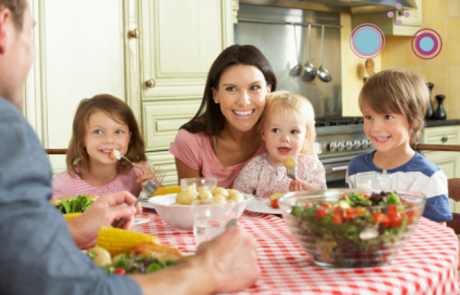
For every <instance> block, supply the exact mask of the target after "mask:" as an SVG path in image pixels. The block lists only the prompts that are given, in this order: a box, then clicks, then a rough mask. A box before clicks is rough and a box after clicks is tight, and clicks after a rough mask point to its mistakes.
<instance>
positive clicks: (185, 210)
mask: <svg viewBox="0 0 460 295" xmlns="http://www.w3.org/2000/svg"><path fill="white" fill-rule="evenodd" d="M196 179H198V180H199V179H200V178H196ZM182 180H183V179H182ZM181 184H182V181H181ZM181 188H182V191H181V192H180V193H178V194H176V193H175V194H167V195H162V196H156V197H153V198H150V199H149V203H150V204H151V205H152V207H153V208H154V209H155V210H156V211H157V213H158V214H159V215H160V217H161V219H162V220H163V221H164V222H166V223H167V224H168V225H170V226H171V227H173V228H174V229H177V230H184V231H192V230H193V214H192V206H190V205H191V204H192V202H193V201H196V200H206V199H210V200H211V201H212V202H213V203H215V204H225V203H227V201H229V202H237V203H238V216H237V217H240V216H241V214H243V211H244V209H245V208H246V205H247V204H248V203H249V201H251V200H252V199H253V198H254V197H253V196H252V195H249V194H244V193H240V192H239V191H237V190H233V189H224V188H222V187H216V186H215V185H214V187H213V185H209V183H207V184H206V185H203V186H200V185H199V183H198V184H197V183H195V185H190V184H188V185H186V186H184V185H181Z"/></svg>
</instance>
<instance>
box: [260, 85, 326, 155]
mask: <svg viewBox="0 0 460 295" xmlns="http://www.w3.org/2000/svg"><path fill="white" fill-rule="evenodd" d="M280 110H281V111H283V112H284V113H285V114H288V115H289V116H292V115H294V116H296V117H297V119H298V120H300V121H301V122H302V124H305V127H306V131H307V132H306V135H305V141H304V143H303V147H302V150H301V151H300V153H302V154H305V155H308V156H311V157H313V158H318V156H317V154H316V150H315V140H316V131H315V111H314V109H313V106H312V105H311V103H310V101H309V100H308V99H306V98H305V97H303V96H301V95H298V94H295V93H291V92H288V91H283V90H281V91H275V92H272V93H270V94H269V95H267V98H266V101H265V109H264V112H263V114H262V117H261V118H260V121H259V130H261V131H262V129H263V126H264V124H265V122H266V121H267V118H268V117H269V116H270V115H271V114H272V113H273V111H280Z"/></svg>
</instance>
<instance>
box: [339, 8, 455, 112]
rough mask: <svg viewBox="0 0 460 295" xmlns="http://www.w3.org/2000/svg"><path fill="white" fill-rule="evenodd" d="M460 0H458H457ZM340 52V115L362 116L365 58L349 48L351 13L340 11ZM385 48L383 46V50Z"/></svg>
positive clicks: (377, 65) (378, 59)
mask: <svg viewBox="0 0 460 295" xmlns="http://www.w3.org/2000/svg"><path fill="white" fill-rule="evenodd" d="M459 1H460V0H459ZM340 24H341V25H342V31H341V45H340V47H341V51H342V52H341V54H342V115H343V116H362V114H361V111H360V110H359V106H358V95H359V92H360V91H361V88H362V87H363V85H364V81H363V79H364V77H368V76H369V75H367V73H366V72H365V70H364V63H365V62H366V60H365V59H362V58H359V57H358V56H356V55H355V54H354V53H353V52H352V51H351V49H350V44H349V41H348V40H349V38H350V34H351V31H352V25H351V14H349V13H341V14H340ZM386 49H387V48H386V46H385V49H384V50H383V51H385V50H386ZM373 61H374V65H375V68H374V70H375V72H379V71H381V67H382V66H381V55H379V56H377V57H376V58H374V59H373Z"/></svg>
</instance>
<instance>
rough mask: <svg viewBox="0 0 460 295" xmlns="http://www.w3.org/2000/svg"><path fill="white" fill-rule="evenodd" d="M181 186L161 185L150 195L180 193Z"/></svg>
mask: <svg viewBox="0 0 460 295" xmlns="http://www.w3.org/2000/svg"><path fill="white" fill-rule="evenodd" d="M180 191H181V189H180V186H168V187H159V188H158V190H157V191H156V192H155V193H154V194H153V195H151V196H150V197H155V196H161V195H167V194H174V193H180Z"/></svg>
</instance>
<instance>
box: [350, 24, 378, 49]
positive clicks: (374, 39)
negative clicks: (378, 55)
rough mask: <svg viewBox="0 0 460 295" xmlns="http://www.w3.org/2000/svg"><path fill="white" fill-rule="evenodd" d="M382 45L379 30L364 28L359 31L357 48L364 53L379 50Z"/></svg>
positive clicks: (356, 41)
mask: <svg viewBox="0 0 460 295" xmlns="http://www.w3.org/2000/svg"><path fill="white" fill-rule="evenodd" d="M379 45H380V38H379V35H378V34H377V32H375V31H373V30H371V29H364V30H361V31H359V32H358V34H357V35H356V39H355V46H356V48H357V49H358V50H359V51H361V52H363V53H371V52H374V51H375V50H377V48H378V47H379Z"/></svg>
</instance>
